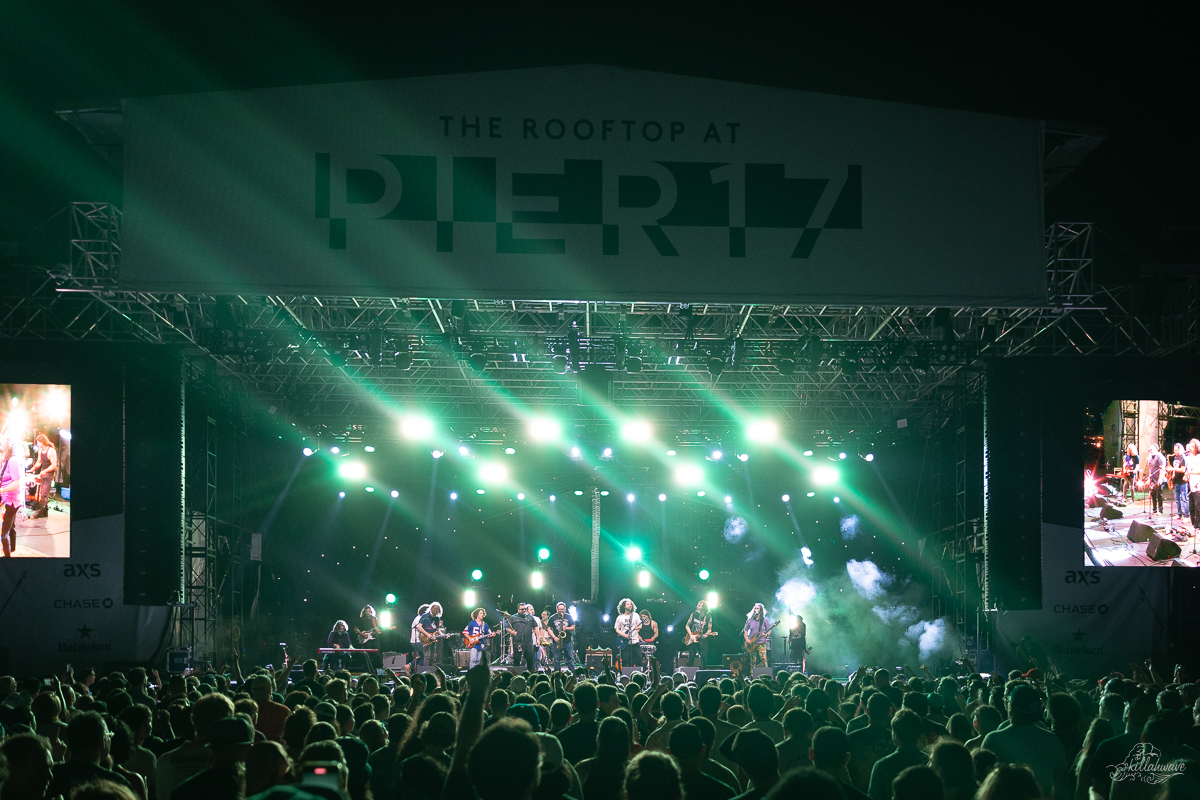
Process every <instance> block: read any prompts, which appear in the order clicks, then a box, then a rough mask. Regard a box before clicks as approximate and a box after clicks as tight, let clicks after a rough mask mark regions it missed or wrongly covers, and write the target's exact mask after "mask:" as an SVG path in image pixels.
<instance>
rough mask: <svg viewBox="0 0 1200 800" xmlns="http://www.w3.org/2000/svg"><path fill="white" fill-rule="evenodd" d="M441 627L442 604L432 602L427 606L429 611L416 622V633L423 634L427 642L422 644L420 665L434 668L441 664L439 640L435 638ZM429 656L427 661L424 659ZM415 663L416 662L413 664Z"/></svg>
mask: <svg viewBox="0 0 1200 800" xmlns="http://www.w3.org/2000/svg"><path fill="white" fill-rule="evenodd" d="M441 627H442V604H441V603H438V602H436V601H435V602H432V603H430V604H429V610H428V611H426V612H425V613H424V614H423V615H422V616H421V618H420V620H419V621H418V622H417V632H418V633H419V634H423V635H424V636H425V637H426V638H427V639H428V641H427V642H424V647H423V651H424V652H423V653H422V659H421V662H420V663H421V664H422V665H425V664H428V665H429V666H436V665H437V664H439V663H441V659H440V658H439V656H440V655H441V647H440V645H441V640H440V639H438V638H437V635H438V633H439V632H440V630H441ZM425 655H428V656H429V659H428V661H427V660H426V659H425V658H424V656H425ZM414 663H416V662H414Z"/></svg>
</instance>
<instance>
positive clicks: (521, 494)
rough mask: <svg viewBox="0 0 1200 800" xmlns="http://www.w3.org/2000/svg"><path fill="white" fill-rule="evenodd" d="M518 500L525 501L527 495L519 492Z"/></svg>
mask: <svg viewBox="0 0 1200 800" xmlns="http://www.w3.org/2000/svg"><path fill="white" fill-rule="evenodd" d="M517 499H518V500H524V499H525V493H524V492H517Z"/></svg>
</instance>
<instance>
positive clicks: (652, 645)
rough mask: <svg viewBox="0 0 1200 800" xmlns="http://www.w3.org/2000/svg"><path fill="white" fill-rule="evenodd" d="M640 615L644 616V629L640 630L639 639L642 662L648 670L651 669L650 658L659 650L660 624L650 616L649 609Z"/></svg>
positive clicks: (642, 611) (643, 610)
mask: <svg viewBox="0 0 1200 800" xmlns="http://www.w3.org/2000/svg"><path fill="white" fill-rule="evenodd" d="M640 613H641V615H642V627H641V628H639V629H638V638H639V639H640V640H641V646H642V661H643V663H644V664H645V665H646V668H647V669H649V667H650V657H651V656H652V655H654V651H655V650H657V649H658V623H657V622H655V621H654V619H653V618H652V617H651V616H650V611H649V610H648V609H645V608H643V609H642V610H641V612H640Z"/></svg>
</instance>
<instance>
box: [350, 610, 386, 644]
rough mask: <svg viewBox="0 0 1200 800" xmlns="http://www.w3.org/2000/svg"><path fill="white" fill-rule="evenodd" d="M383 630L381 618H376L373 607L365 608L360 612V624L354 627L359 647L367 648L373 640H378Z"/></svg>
mask: <svg viewBox="0 0 1200 800" xmlns="http://www.w3.org/2000/svg"><path fill="white" fill-rule="evenodd" d="M382 633H383V630H382V629H381V628H380V627H379V618H378V617H376V616H375V609H374V608H373V607H372V606H369V605H367V606H363V610H362V611H360V612H358V624H357V625H355V626H354V635H355V636H356V637H357V638H358V646H359V647H366V646H367V643H368V642H370V641H371V640H372V639H378V638H379V636H380V634H382Z"/></svg>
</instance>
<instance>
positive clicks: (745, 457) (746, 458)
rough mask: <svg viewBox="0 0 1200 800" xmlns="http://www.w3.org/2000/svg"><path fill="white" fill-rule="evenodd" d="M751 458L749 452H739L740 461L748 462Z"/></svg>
mask: <svg viewBox="0 0 1200 800" xmlns="http://www.w3.org/2000/svg"><path fill="white" fill-rule="evenodd" d="M749 460H750V454H749V453H738V461H741V462H743V463H745V462H747V461H749Z"/></svg>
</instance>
